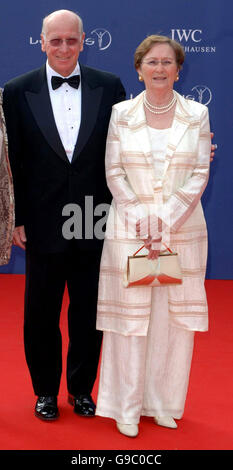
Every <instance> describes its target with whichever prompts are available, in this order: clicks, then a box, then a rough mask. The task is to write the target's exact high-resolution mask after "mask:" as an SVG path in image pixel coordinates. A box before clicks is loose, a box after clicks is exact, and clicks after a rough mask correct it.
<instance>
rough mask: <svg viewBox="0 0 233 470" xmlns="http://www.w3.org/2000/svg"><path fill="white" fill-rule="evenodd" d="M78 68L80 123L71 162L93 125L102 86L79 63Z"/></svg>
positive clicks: (78, 152) (88, 135)
mask: <svg viewBox="0 0 233 470" xmlns="http://www.w3.org/2000/svg"><path fill="white" fill-rule="evenodd" d="M80 70H81V86H82V110H81V125H80V130H79V135H78V139H77V143H76V146H75V149H74V154H73V159H72V163H73V162H74V161H75V160H76V159H77V157H78V156H79V155H80V153H81V151H82V149H83V147H84V146H85V144H86V142H87V141H88V139H89V137H90V135H91V133H92V131H93V129H94V127H95V124H96V120H97V116H98V112H99V106H100V103H101V99H102V94H103V87H101V86H99V85H95V83H94V80H93V77H91V76H90V74H91V72H90V71H89V70H88V69H87V68H86V67H85V66H82V65H80Z"/></svg>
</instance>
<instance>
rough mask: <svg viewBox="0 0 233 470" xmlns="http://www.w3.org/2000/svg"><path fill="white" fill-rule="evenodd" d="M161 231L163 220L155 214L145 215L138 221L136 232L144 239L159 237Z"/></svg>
mask: <svg viewBox="0 0 233 470" xmlns="http://www.w3.org/2000/svg"><path fill="white" fill-rule="evenodd" d="M161 232H162V221H161V219H159V218H158V217H157V216H156V215H154V214H150V215H148V216H147V217H143V218H142V219H140V220H138V222H137V223H136V233H137V235H138V236H139V238H141V239H142V240H143V239H149V238H151V239H152V237H153V238H159V237H160V233H161Z"/></svg>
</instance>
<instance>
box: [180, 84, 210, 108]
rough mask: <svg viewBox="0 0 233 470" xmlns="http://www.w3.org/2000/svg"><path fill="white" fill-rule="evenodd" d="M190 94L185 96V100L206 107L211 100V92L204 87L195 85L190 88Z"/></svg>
mask: <svg viewBox="0 0 233 470" xmlns="http://www.w3.org/2000/svg"><path fill="white" fill-rule="evenodd" d="M191 91H192V94H190V95H187V96H186V98H188V99H190V100H194V101H198V102H199V103H202V104H205V105H206V106H207V105H208V104H210V102H211V100H212V92H211V90H210V89H209V88H208V86H206V85H196V86H194V87H193V88H192V90H191Z"/></svg>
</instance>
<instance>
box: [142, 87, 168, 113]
mask: <svg viewBox="0 0 233 470" xmlns="http://www.w3.org/2000/svg"><path fill="white" fill-rule="evenodd" d="M143 101H144V105H145V107H146V108H147V109H148V110H149V111H150V112H151V113H153V114H164V113H167V112H168V111H170V109H171V108H172V106H174V104H175V102H176V96H175V95H174V93H173V98H172V100H171V101H170V103H168V104H167V105H166V106H153V105H152V104H151V103H149V101H148V100H147V99H146V92H145V93H144V96H143Z"/></svg>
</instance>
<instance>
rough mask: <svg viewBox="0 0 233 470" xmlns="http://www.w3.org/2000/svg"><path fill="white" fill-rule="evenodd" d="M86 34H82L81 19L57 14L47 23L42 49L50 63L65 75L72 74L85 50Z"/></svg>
mask: <svg viewBox="0 0 233 470" xmlns="http://www.w3.org/2000/svg"><path fill="white" fill-rule="evenodd" d="M84 37H85V34H84V33H83V34H82V36H81V34H80V25H79V21H78V19H77V18H76V17H75V16H72V15H66V14H63V15H57V16H56V15H55V16H54V17H53V18H51V19H49V20H48V21H47V23H46V28H45V34H41V49H42V51H43V52H45V53H46V54H47V57H48V63H49V65H50V67H52V69H53V70H55V72H57V73H59V74H60V75H62V76H63V77H67V76H68V75H70V74H71V73H72V72H73V70H74V68H75V66H76V64H77V60H78V57H79V53H80V52H81V51H82V50H83V41H84Z"/></svg>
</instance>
